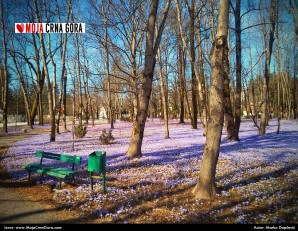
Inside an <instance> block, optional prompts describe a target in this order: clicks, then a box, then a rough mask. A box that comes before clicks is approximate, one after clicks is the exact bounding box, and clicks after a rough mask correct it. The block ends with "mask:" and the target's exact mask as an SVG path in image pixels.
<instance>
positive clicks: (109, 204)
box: [3, 119, 298, 224]
mask: <svg viewBox="0 0 298 231" xmlns="http://www.w3.org/2000/svg"><path fill="white" fill-rule="evenodd" d="M108 128H109V125H108V124H107V123H102V122H101V121H96V123H95V126H91V125H89V126H88V128H87V134H86V136H85V137H84V138H81V139H75V140H74V151H71V149H72V133H71V127H70V126H69V129H70V131H67V132H62V133H61V134H58V135H57V137H56V142H49V134H48V133H46V134H40V135H35V136H31V137H28V138H26V139H23V140H21V141H18V142H16V143H14V145H13V146H11V147H10V148H9V149H8V151H7V154H6V156H5V158H4V159H3V162H4V163H5V165H6V167H7V171H8V172H9V173H10V176H11V177H12V178H13V179H14V180H15V181H16V182H23V181H26V180H27V177H28V173H27V172H25V171H24V170H23V169H22V168H21V166H22V165H24V164H27V163H32V162H38V161H39V160H38V158H36V157H35V152H36V151H37V150H42V151H49V152H55V153H65V154H70V155H79V156H82V157H83V161H82V164H81V165H79V166H78V167H77V170H78V173H79V175H78V179H77V183H76V185H70V184H67V183H66V184H63V187H62V189H59V188H58V187H57V185H58V184H57V180H56V179H54V178H50V177H46V176H44V177H40V176H38V175H34V177H33V181H34V183H35V184H36V186H35V187H36V188H38V186H40V185H43V186H44V185H48V186H49V187H48V188H50V189H51V190H49V191H48V194H49V195H48V196H50V197H51V198H52V200H53V203H54V204H56V205H57V206H59V208H63V209H64V210H65V212H66V213H65V219H64V220H65V222H67V223H245V224H250V223H253V224H257V223H260V224H261V223H297V213H298V198H297V195H298V189H297V180H298V167H297V163H298V161H297V160H298V157H297V153H298V121H297V120H295V121H282V122H281V132H280V134H276V130H277V121H276V120H272V121H270V125H269V127H268V129H267V134H266V135H264V136H259V135H258V130H257V128H256V127H254V125H253V122H252V121H251V120H249V119H243V120H242V123H241V129H240V139H241V140H240V141H239V142H236V141H228V140H225V139H224V137H225V135H226V134H225V132H223V138H222V143H221V150H220V155H219V161H218V165H217V172H216V183H217V186H218V189H219V190H218V195H217V197H216V199H215V200H212V201H204V200H195V199H194V198H193V195H192V189H193V188H194V186H195V184H196V183H197V180H198V175H199V171H200V165H201V159H202V155H203V148H204V142H205V137H204V136H203V133H202V129H201V128H199V129H197V130H194V129H191V126H190V124H189V123H188V122H187V123H185V124H179V123H178V121H177V120H172V121H170V126H169V130H170V139H165V138H164V126H163V121H161V120H159V119H154V120H151V119H149V120H148V121H147V123H146V128H145V135H144V140H143V146H142V153H143V157H142V158H139V159H134V160H129V158H128V157H127V156H125V152H126V151H127V148H128V145H129V137H130V133H131V128H132V124H131V123H129V122H120V121H116V123H115V129H113V131H112V134H113V136H114V138H115V140H114V142H113V143H112V144H110V145H101V144H100V141H99V136H100V135H101V132H102V130H103V129H108ZM93 151H106V153H107V192H106V194H102V185H101V182H100V181H96V182H97V183H96V184H95V186H94V190H93V191H92V190H91V189H90V185H89V178H88V176H89V172H88V171H87V158H88V155H89V154H90V153H92V152H93ZM45 163H46V162H45ZM47 163H51V165H54V166H60V163H57V162H55V161H53V162H51V161H47ZM38 189H39V190H40V187H39V188H38Z"/></svg>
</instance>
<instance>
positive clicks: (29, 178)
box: [28, 171, 31, 181]
mask: <svg viewBox="0 0 298 231" xmlns="http://www.w3.org/2000/svg"><path fill="white" fill-rule="evenodd" d="M30 180H31V171H29V177H28V181H30Z"/></svg>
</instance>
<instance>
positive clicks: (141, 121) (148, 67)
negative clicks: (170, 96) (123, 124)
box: [126, 0, 171, 158]
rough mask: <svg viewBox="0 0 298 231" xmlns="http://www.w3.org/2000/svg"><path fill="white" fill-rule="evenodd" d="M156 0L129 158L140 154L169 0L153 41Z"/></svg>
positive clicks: (152, 11) (147, 40) (151, 5)
mask: <svg viewBox="0 0 298 231" xmlns="http://www.w3.org/2000/svg"><path fill="white" fill-rule="evenodd" d="M158 3H159V1H158V0H152V1H151V4H150V12H149V18H148V22H147V32H146V50H145V69H144V71H143V73H142V80H143V82H142V87H141V91H140V108H139V111H138V113H137V118H136V121H134V124H133V129H132V134H131V138H130V144H129V147H128V151H127V153H126V155H127V156H129V157H130V158H136V157H141V156H142V151H141V147H142V142H143V136H144V130H145V123H146V118H147V112H148V105H149V101H150V95H151V90H152V81H153V75H154V68H155V63H156V58H155V56H156V53H157V49H158V48H159V44H160V40H161V35H162V32H163V29H164V25H165V20H166V18H167V15H168V11H169V6H170V3H171V0H168V1H167V3H166V6H165V8H164V12H163V17H162V19H161V23H160V27H159V29H158V33H157V36H156V40H155V43H154V32H155V25H156V18H157V8H158Z"/></svg>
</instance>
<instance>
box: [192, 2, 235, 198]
mask: <svg viewBox="0 0 298 231" xmlns="http://www.w3.org/2000/svg"><path fill="white" fill-rule="evenodd" d="M229 3H230V1H229V0H220V3H219V14H218V25H217V33H216V37H215V41H214V42H213V45H212V50H211V60H210V61H211V67H212V69H211V89H210V118H209V121H208V126H207V136H206V144H205V148H204V154H203V158H202V164H201V170H200V174H199V181H198V183H197V185H196V187H195V189H194V191H193V193H194V195H195V198H197V199H212V198H214V197H215V195H216V185H215V173H216V165H217V160H218V155H219V148H220V141H221V135H222V128H223V119H224V99H223V85H224V75H228V71H229V68H228V66H229V65H228V54H229V51H228V41H227V36H228V26H229Z"/></svg>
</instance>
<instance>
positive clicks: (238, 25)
mask: <svg viewBox="0 0 298 231" xmlns="http://www.w3.org/2000/svg"><path fill="white" fill-rule="evenodd" d="M240 5H241V1H240V0H236V8H235V28H236V95H235V96H236V97H235V124H234V131H233V136H232V137H231V138H230V139H232V140H239V129H240V123H241V86H242V84H241V72H242V61H241V58H242V57H241V49H242V48H241V17H240V7H241V6H240Z"/></svg>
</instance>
